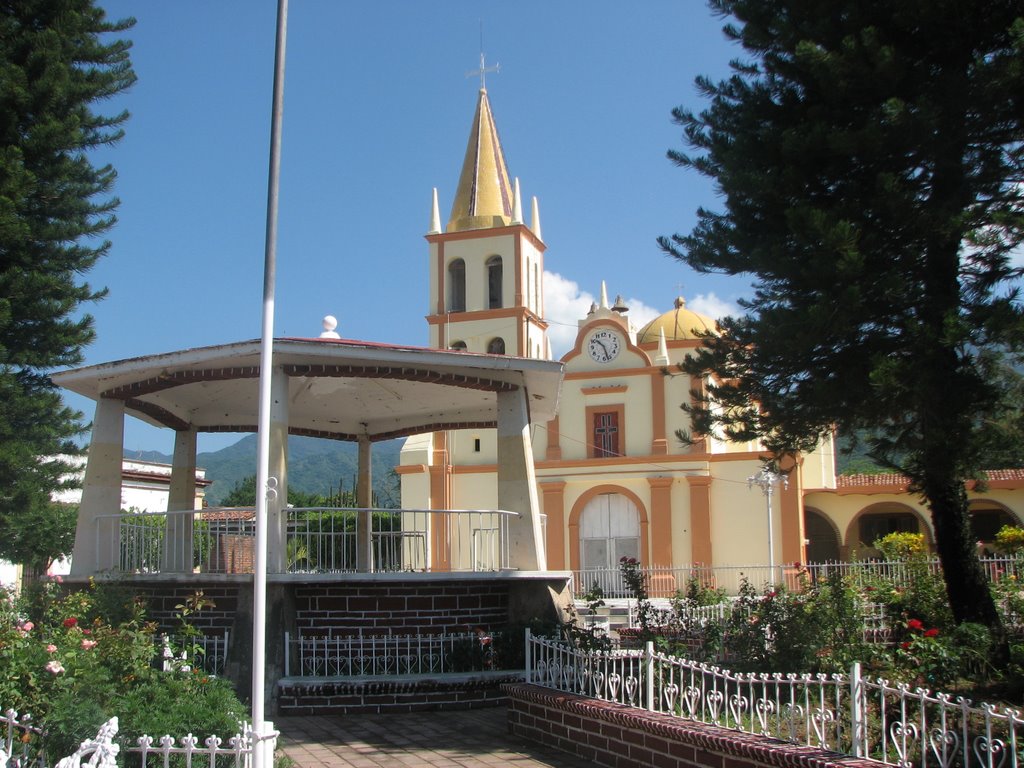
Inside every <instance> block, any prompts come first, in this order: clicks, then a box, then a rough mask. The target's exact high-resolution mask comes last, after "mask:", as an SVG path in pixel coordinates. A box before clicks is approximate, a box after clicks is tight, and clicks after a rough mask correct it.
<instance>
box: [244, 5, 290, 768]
mask: <svg viewBox="0 0 1024 768" xmlns="http://www.w3.org/2000/svg"><path fill="white" fill-rule="evenodd" d="M287 29H288V0H278V3H277V41H276V47H275V54H274V97H273V106H272V108H271V127H270V173H269V178H268V181H267V233H266V243H265V250H264V261H263V330H262V335H261V337H260V338H261V344H260V410H259V421H258V426H257V430H256V433H257V437H258V448H257V452H256V541H255V549H256V552H255V563H254V568H253V590H252V591H253V609H252V727H253V755H252V765H253V768H265V765H266V763H268V762H269V763H271V764H272V762H273V758H272V756H268V755H267V754H266V749H265V748H264V739H265V738H266V737H267V736H268V734H267V733H265V731H266V720H265V717H266V714H265V711H264V708H265V691H266V681H265V671H266V670H265V668H266V655H267V648H266V645H267V644H266V640H267V613H266V609H267V502H268V500H269V498H270V497H271V495H273V494H276V493H277V491H276V489H275V487H274V486H276V479H274V478H270V477H269V476H268V475H269V469H270V402H271V386H270V383H271V381H272V379H273V365H274V282H275V278H276V272H277V202H278V187H279V179H280V172H281V122H282V119H281V118H282V102H283V97H284V60H285V41H286V39H287ZM267 758H270V759H269V761H268V759H267Z"/></svg>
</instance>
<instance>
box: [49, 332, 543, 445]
mask: <svg viewBox="0 0 1024 768" xmlns="http://www.w3.org/2000/svg"><path fill="white" fill-rule="evenodd" d="M259 363H260V342H259V341H258V340H253V341H244V342H238V343H234V344H225V345H220V346H214V347H201V348H197V349H188V350H182V351H178V352H169V353H167V354H161V355H151V356H147V357H138V358H132V359H129V360H120V361H117V362H112V363H103V364H100V365H93V366H87V367H84V368H77V369H74V370H68V371H62V372H61V373H57V374H54V375H53V381H54V382H55V383H57V384H59V385H60V386H62V387H65V388H66V389H69V390H71V391H72V392H76V393H78V394H80V395H83V396H85V397H89V398H91V399H93V400H99V399H100V398H115V399H120V400H123V401H124V403H125V409H126V412H127V413H128V414H130V415H132V416H136V417H137V418H139V419H142V420H143V421H146V422H148V423H150V424H154V425H156V426H161V427H169V428H172V429H186V428H188V427H190V426H191V427H195V429H196V430H198V431H200V432H254V431H256V423H257V419H258V408H259V391H258V390H259ZM274 365H275V366H276V367H279V368H280V369H281V370H283V371H284V373H286V374H287V375H288V377H289V378H288V381H289V384H288V396H289V403H288V414H289V416H288V421H289V431H290V432H291V433H292V434H301V435H312V436H315V437H328V438H333V439H341V440H354V439H356V438H357V437H359V436H360V435H363V434H366V435H368V436H369V437H370V439H372V440H384V439H388V438H391V437H399V436H402V435H410V434H416V433H420V432H429V431H433V430H442V429H458V428H463V427H474V428H483V427H487V426H494V424H495V422H496V405H497V393H498V392H499V391H508V390H515V389H519V388H525V389H526V391H527V393H528V400H527V402H528V404H529V408H530V415H531V419H532V420H534V421H546V420H548V419H550V418H552V417H553V416H554V415H555V413H556V412H557V409H558V398H559V393H560V389H561V379H562V364H561V363H558V362H552V361H547V360H533V359H528V358H520V357H509V356H504V355H481V354H473V353H468V352H454V351H445V350H436V349H426V348H421V347H400V346H393V345H386V344H374V343H370V342H361V341H350V340H338V339H275V340H274Z"/></svg>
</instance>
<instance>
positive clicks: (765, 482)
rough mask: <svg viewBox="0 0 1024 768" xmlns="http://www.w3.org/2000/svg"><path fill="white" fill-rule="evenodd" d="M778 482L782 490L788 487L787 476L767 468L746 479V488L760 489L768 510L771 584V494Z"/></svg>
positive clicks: (772, 562) (772, 533)
mask: <svg viewBox="0 0 1024 768" xmlns="http://www.w3.org/2000/svg"><path fill="white" fill-rule="evenodd" d="M780 482H781V483H782V487H783V488H788V487H789V477H788V476H786V475H785V474H783V473H782V472H777V471H776V470H774V469H770V468H768V467H761V471H760V472H757V473H756V474H753V475H751V476H750V477H748V478H747V488H753V487H754V486H755V485H756V486H758V487H760V489H761V491H762V492H763V493H764V500H765V505H766V506H767V508H768V569H769V571H768V572H769V573H770V574H771V576H770V578H771V579H772V581H773V583H774V579H775V527H774V524H773V522H772V494H773V493H774V491H775V486H776V485H778V484H779V483H780Z"/></svg>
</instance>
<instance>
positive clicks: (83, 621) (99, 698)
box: [0, 583, 246, 762]
mask: <svg viewBox="0 0 1024 768" xmlns="http://www.w3.org/2000/svg"><path fill="white" fill-rule="evenodd" d="M113 593H117V590H116V589H114V590H107V591H104V590H103V589H98V588H96V587H95V586H93V587H92V588H90V589H88V590H82V591H78V592H71V593H68V594H61V591H60V589H59V587H58V585H56V584H53V583H49V584H45V585H43V586H41V587H39V588H38V589H36V590H35V591H32V592H31V594H29V595H27V596H25V597H24V598H18V597H16V596H15V595H14V594H12V593H11V592H9V591H0V707H2V708H4V709H8V708H11V709H14V710H16V711H17V712H19V713H21V714H31V715H32V717H33V719H34V720H35V722H36V723H37V724H39V723H41V724H42V725H43V727H44V737H43V738H42V741H41V743H40V744H38V745H37V746H39V747H41V748H42V749H44V750H45V752H46V754H47V755H48V756H49V757H50V758H51V762H56V760H58V759H59V758H61V757H63V756H65V755H67V754H70V753H71V752H73V751H74V749H75V748H76V747H77V746H78V744H79V743H80V742H81V741H83V740H84V739H87V738H92V737H95V735H96V732H97V730H98V729H99V726H100V725H101V724H102V723H103V722H105V721H106V720H108V719H109V718H110V717H113V716H115V715H116V716H117V717H118V718H119V721H120V732H119V741H120V742H121V743H122V745H125V746H127V745H134V740H135V739H136V738H137V737H138V736H140V735H142V733H144V732H148V733H150V734H151V735H156V736H161V735H163V734H165V733H170V734H172V735H174V736H177V737H180V736H183V735H185V734H187V733H189V732H191V733H193V734H195V735H197V736H201V737H202V738H205V737H206V736H209V735H217V736H220V737H221V738H223V739H225V740H226V739H227V738H228V737H230V736H233V735H234V734H235V733H236V732H237V731H238V730H239V722H240V721H242V720H244V719H245V718H246V708H245V707H244V706H243V705H242V703H241V702H240V701H239V700H238V698H237V696H235V694H234V691H233V690H232V688H231V686H230V684H229V683H228V682H227V681H226V680H221V679H216V678H212V677H210V676H208V675H205V674H203V673H202V672H201V671H197V672H191V673H185V672H182V671H175V672H163V671H162V670H161V669H158V667H157V665H156V663H155V662H156V661H157V660H158V656H159V655H158V654H157V649H158V647H159V643H158V642H157V639H158V638H157V637H156V625H155V624H154V623H152V622H150V621H147V619H146V616H145V608H144V606H143V605H142V604H141V603H140V602H138V601H136V600H135V599H133V598H131V597H130V596H127V595H126V593H124V592H120V593H119V594H120V600H119V599H118V598H117V597H115V596H114V595H113ZM112 603H113V604H115V605H116V608H115V610H113V613H114V614H117V620H116V621H111V620H110V619H109V618H108V617H107V616H106V615H104V614H105V613H106V611H105V609H106V608H108V607H109V606H110V605H111V604H112ZM118 603H119V604H118ZM122 754H124V753H122Z"/></svg>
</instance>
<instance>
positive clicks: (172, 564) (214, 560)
mask: <svg viewBox="0 0 1024 768" xmlns="http://www.w3.org/2000/svg"><path fill="white" fill-rule="evenodd" d="M254 515H255V511H254V508H252V507H217V508H210V509H204V510H194V511H193V510H185V511H179V512H122V513H119V514H116V515H99V516H97V518H96V525H97V538H96V541H97V562H99V563H109V564H110V566H111V567H112V568H113V569H114V570H118V571H120V572H121V573H135V574H156V573H252V571H253V566H254V562H255V560H254V556H253V553H254V549H253V548H254V545H255V526H254V525H253V517H254ZM284 516H285V521H284V524H283V532H282V536H283V545H282V546H283V548H284V551H283V553H278V554H279V557H277V558H276V559H274V558H272V560H271V562H277V563H279V565H278V566H276V567H277V569H278V570H279V571H280V572H288V573H346V572H356V571H357V570H360V569H365V570H368V571H369V572H374V573H380V572H399V571H410V572H417V571H497V570H503V569H507V568H508V567H509V562H510V559H509V549H508V547H509V537H508V525H509V521H510V520H511V519H512V518H515V517H519V516H520V515H519V513H517V512H508V511H505V510H494V509H489V510H463V509H448V510H426V509H398V510H396V509H377V508H372V509H354V508H335V507H304V508H291V507H289V508H288V509H286V510H285V511H284ZM367 525H368V526H369V550H368V551H369V555H368V561H369V562H367V563H366V564H365V565H362V564H361V563H360V560H359V549H360V546H365V545H361V543H360V542H361V541H365V537H366V535H367V534H366V533H365V532H364V531H365V530H366V526H367Z"/></svg>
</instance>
